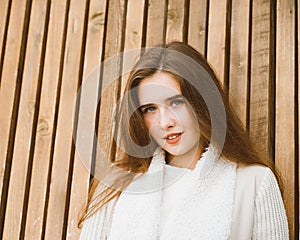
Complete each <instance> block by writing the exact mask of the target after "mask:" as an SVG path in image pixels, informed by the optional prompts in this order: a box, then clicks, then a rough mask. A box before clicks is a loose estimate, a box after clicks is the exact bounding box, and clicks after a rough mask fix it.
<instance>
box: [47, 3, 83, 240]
mask: <svg viewBox="0 0 300 240" xmlns="http://www.w3.org/2000/svg"><path fill="white" fill-rule="evenodd" d="M85 10H86V9H85V6H84V5H82V1H79V0H74V1H73V0H72V1H71V2H70V10H69V15H68V17H69V19H68V29H67V38H66V48H65V53H64V65H63V73H62V85H61V95H60V99H59V108H58V119H57V131H56V136H55V148H54V155H53V165H52V175H51V185H50V190H49V204H48V209H47V218H46V229H45V239H63V238H64V236H63V228H64V222H65V221H64V220H65V219H64V217H65V207H66V206H65V203H66V198H69V196H67V188H68V176H69V170H70V169H69V168H70V164H71V161H72V157H73V156H72V151H73V150H72V145H73V136H72V134H73V128H74V115H75V102H76V95H77V90H78V81H79V70H80V64H81V63H80V59H81V51H82V50H81V46H82V37H83V36H82V35H83V27H84V26H83V25H84V16H85Z"/></svg>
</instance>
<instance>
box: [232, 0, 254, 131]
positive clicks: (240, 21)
mask: <svg viewBox="0 0 300 240" xmlns="http://www.w3.org/2000/svg"><path fill="white" fill-rule="evenodd" d="M249 11H250V4H249V1H239V0H232V18H231V38H230V39H231V42H230V70H229V71H230V72H229V81H230V82H229V101H230V103H231V104H232V106H233V108H234V110H235V112H236V113H237V115H238V116H239V118H240V119H241V121H242V122H243V124H244V127H246V117H247V95H248V94H247V84H248V81H247V78H248V66H249V63H248V44H249V40H248V39H249Z"/></svg>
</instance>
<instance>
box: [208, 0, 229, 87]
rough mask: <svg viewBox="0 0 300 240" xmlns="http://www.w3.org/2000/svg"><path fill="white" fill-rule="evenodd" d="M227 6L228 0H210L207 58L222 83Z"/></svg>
mask: <svg viewBox="0 0 300 240" xmlns="http://www.w3.org/2000/svg"><path fill="white" fill-rule="evenodd" d="M226 8H227V0H210V1H209V19H208V42H207V59H208V61H209V62H210V63H211V64H212V66H213V67H214V69H215V71H216V73H217V75H218V77H219V79H220V81H221V83H223V82H224V71H225V47H226V46H225V38H226Z"/></svg>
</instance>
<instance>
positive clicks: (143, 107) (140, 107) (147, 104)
mask: <svg viewBox="0 0 300 240" xmlns="http://www.w3.org/2000/svg"><path fill="white" fill-rule="evenodd" d="M151 106H153V103H146V104H144V105H141V106H139V107H138V109H140V110H143V109H145V108H147V107H151Z"/></svg>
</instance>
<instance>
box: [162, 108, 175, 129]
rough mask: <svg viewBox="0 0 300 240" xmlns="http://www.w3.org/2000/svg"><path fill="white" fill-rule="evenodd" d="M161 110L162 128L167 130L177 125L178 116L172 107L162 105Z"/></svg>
mask: <svg viewBox="0 0 300 240" xmlns="http://www.w3.org/2000/svg"><path fill="white" fill-rule="evenodd" d="M159 112H160V119H159V125H160V126H161V128H163V129H165V130H167V129H170V128H172V127H174V126H175V125H176V117H175V115H174V113H173V112H172V111H171V110H170V109H168V108H167V107H161V108H160V111H159Z"/></svg>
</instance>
